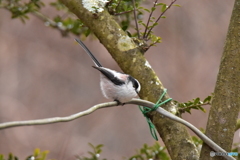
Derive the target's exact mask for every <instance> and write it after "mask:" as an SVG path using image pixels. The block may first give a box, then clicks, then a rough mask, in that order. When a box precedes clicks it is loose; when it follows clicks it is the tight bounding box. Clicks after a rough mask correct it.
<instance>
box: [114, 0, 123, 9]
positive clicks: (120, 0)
mask: <svg viewBox="0 0 240 160" xmlns="http://www.w3.org/2000/svg"><path fill="white" fill-rule="evenodd" d="M121 2H122V0H119V2H118V5H117V7H116V8H115V10H116V11H117V9H118V7H119V6H120V3H121Z"/></svg>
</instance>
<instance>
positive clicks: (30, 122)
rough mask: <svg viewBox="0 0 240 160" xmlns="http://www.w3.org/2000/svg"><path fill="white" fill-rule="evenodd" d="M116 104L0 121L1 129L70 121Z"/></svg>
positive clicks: (111, 103)
mask: <svg viewBox="0 0 240 160" xmlns="http://www.w3.org/2000/svg"><path fill="white" fill-rule="evenodd" d="M116 105H117V103H116V102H109V103H102V104H98V105H95V106H93V107H91V108H89V109H87V110H85V111H82V112H79V113H76V114H73V115H70V116H67V117H53V118H45V119H37V120H26V121H13V122H5V123H0V130H1V129H5V128H11V127H17V126H32V125H44V124H51V123H59V122H68V121H72V120H75V119H77V118H79V117H83V116H85V115H88V114H90V113H92V112H94V111H95V110H97V109H100V108H105V107H113V106H116Z"/></svg>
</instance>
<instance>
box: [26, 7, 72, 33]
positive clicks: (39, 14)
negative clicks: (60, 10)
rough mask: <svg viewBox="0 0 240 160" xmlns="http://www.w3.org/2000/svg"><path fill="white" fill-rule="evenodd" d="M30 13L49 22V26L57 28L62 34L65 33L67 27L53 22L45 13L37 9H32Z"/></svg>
mask: <svg viewBox="0 0 240 160" xmlns="http://www.w3.org/2000/svg"><path fill="white" fill-rule="evenodd" d="M31 13H32V14H33V15H35V16H36V17H38V18H40V19H41V20H43V21H45V22H47V23H49V25H50V26H52V27H55V28H57V29H58V30H59V31H60V32H61V33H62V34H63V35H66V34H67V31H68V29H67V28H66V27H64V26H63V25H59V24H58V23H56V22H54V21H53V20H52V19H50V18H48V17H47V16H46V15H44V14H42V13H40V12H38V11H34V12H31Z"/></svg>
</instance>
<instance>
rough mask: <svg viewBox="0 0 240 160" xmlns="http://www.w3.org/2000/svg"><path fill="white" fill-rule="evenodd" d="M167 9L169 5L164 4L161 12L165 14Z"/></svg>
mask: <svg viewBox="0 0 240 160" xmlns="http://www.w3.org/2000/svg"><path fill="white" fill-rule="evenodd" d="M166 9H167V5H166V4H163V5H162V9H161V11H162V12H164V11H165V10H166Z"/></svg>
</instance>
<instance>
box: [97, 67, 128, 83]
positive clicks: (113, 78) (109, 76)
mask: <svg viewBox="0 0 240 160" xmlns="http://www.w3.org/2000/svg"><path fill="white" fill-rule="evenodd" d="M93 68H95V69H97V70H99V71H100V72H101V73H102V74H103V75H104V76H105V77H106V78H107V79H109V80H110V81H112V82H113V83H114V84H115V85H119V86H121V85H123V84H125V81H123V80H120V79H119V78H117V77H116V76H115V75H114V72H115V71H112V70H110V69H107V68H104V67H95V66H93ZM126 76H127V75H126Z"/></svg>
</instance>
